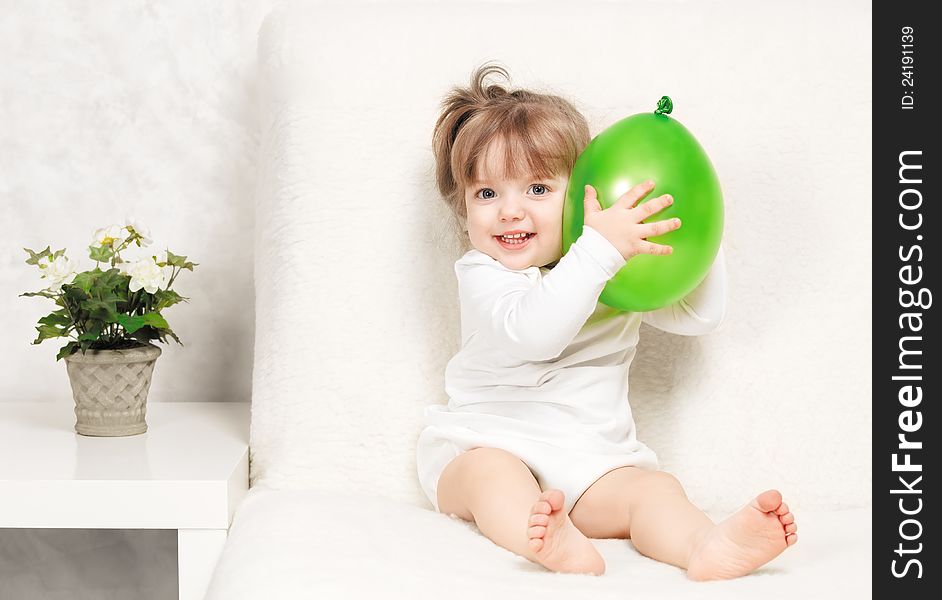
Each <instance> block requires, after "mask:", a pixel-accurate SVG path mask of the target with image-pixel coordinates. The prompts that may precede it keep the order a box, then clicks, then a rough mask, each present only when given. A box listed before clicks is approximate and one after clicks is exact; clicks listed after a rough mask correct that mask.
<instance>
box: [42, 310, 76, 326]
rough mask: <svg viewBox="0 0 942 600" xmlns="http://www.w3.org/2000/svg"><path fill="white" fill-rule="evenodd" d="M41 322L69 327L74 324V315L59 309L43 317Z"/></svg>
mask: <svg viewBox="0 0 942 600" xmlns="http://www.w3.org/2000/svg"><path fill="white" fill-rule="evenodd" d="M39 322H40V323H42V324H43V325H62V326H65V327H67V326H69V325H71V324H72V317H70V316H69V312H68V311H66V310H57V311H55V312H54V313H52V314H50V315H48V316H45V317H43V318H42V319H40V320H39Z"/></svg>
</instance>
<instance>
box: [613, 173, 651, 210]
mask: <svg viewBox="0 0 942 600" xmlns="http://www.w3.org/2000/svg"><path fill="white" fill-rule="evenodd" d="M653 189H654V182H653V181H651V180H650V179H648V180H647V181H645V182H643V183H639V184H638V185H636V186H634V187H633V188H631V189H630V190H628V191H627V192H625V193H624V194H622V195H621V197H620V198H619V199H618V200H617V201H616V202H615V206H618V207H621V208H632V207H634V205H635V204H637V203H638V201H639V200H641V199H642V198H644V197H645V196H647V195H648V194H650V193H651V190H653Z"/></svg>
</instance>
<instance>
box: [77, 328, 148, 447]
mask: <svg viewBox="0 0 942 600" xmlns="http://www.w3.org/2000/svg"><path fill="white" fill-rule="evenodd" d="M158 356H160V348H158V347H157V346H154V345H153V344H146V345H141V346H137V347H134V348H127V349H122V350H88V351H86V353H85V354H84V355H83V354H82V353H81V352H75V353H73V354H70V355H68V356H66V357H65V358H64V360H65V361H66V362H65V364H66V369H67V370H68V373H69V381H70V382H71V384H72V396H73V397H74V398H75V431H76V432H78V433H80V434H81V435H93V436H123V435H137V434H139V433H144V432H145V431H147V423H146V422H145V421H144V415H145V413H146V411H147V391H148V390H149V389H150V378H151V375H152V374H153V372H154V364H155V363H156V362H157V357H158Z"/></svg>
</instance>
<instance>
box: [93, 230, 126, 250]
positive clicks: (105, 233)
mask: <svg viewBox="0 0 942 600" xmlns="http://www.w3.org/2000/svg"><path fill="white" fill-rule="evenodd" d="M124 238H125V235H124V228H123V227H121V226H120V225H109V226H108V227H102V228H101V229H97V230H95V234H94V235H93V236H92V245H93V246H106V245H110V246H114V242H116V241H122V240H124Z"/></svg>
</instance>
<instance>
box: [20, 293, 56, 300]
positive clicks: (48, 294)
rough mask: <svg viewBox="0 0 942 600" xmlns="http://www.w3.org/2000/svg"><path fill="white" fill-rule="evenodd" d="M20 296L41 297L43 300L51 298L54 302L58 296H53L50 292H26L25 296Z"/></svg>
mask: <svg viewBox="0 0 942 600" xmlns="http://www.w3.org/2000/svg"><path fill="white" fill-rule="evenodd" d="M20 296H43V297H44V298H52V299H53V300H56V299H57V298H58V297H59V295H58V294H54V293H52V292H46V291H42V292H26V293H25V294H20Z"/></svg>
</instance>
